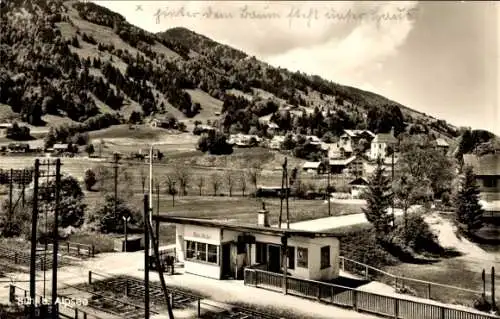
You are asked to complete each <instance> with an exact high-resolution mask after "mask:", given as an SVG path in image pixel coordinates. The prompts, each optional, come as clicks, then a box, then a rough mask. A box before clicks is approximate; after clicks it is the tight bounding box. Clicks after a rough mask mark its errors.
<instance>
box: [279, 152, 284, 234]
mask: <svg viewBox="0 0 500 319" xmlns="http://www.w3.org/2000/svg"><path fill="white" fill-rule="evenodd" d="M285 166H286V158H285V162H284V163H283V167H282V171H281V194H280V215H279V217H278V227H279V228H281V220H282V216H283V199H284V197H285Z"/></svg>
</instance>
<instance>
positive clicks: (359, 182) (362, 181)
mask: <svg viewBox="0 0 500 319" xmlns="http://www.w3.org/2000/svg"><path fill="white" fill-rule="evenodd" d="M369 184H370V182H369V181H368V180H367V179H366V178H364V177H358V178H356V179H353V180H352V181H351V182H349V185H369Z"/></svg>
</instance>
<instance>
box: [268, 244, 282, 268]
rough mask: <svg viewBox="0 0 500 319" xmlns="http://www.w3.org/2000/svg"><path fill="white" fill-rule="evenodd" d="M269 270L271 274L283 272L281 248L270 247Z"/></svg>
mask: <svg viewBox="0 0 500 319" xmlns="http://www.w3.org/2000/svg"><path fill="white" fill-rule="evenodd" d="M267 247H268V254H267V255H268V264H267V266H268V270H269V271H270V272H278V273H279V272H281V248H280V246H275V245H268V246H267Z"/></svg>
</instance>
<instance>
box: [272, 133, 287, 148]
mask: <svg viewBox="0 0 500 319" xmlns="http://www.w3.org/2000/svg"><path fill="white" fill-rule="evenodd" d="M284 142H285V136H283V135H276V136H273V138H272V139H271V141H270V142H269V148H270V149H273V150H280V149H281V148H282V147H283V143H284Z"/></svg>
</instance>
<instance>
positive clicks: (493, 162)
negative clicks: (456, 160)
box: [464, 154, 500, 176]
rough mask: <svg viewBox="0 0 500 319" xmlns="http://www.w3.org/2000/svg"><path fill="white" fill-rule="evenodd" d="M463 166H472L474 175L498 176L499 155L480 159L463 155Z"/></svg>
mask: <svg viewBox="0 0 500 319" xmlns="http://www.w3.org/2000/svg"><path fill="white" fill-rule="evenodd" d="M464 164H465V165H470V166H472V168H473V169H474V174H476V175H480V176H486V175H495V176H497V175H500V154H487V155H483V156H480V157H478V156H476V155H473V154H465V155H464Z"/></svg>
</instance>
